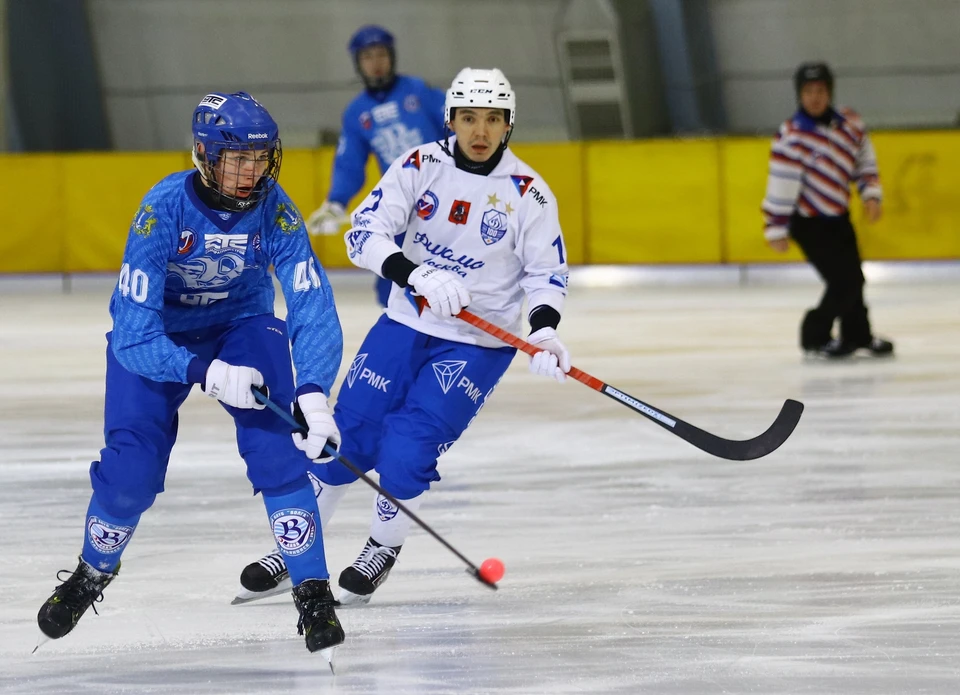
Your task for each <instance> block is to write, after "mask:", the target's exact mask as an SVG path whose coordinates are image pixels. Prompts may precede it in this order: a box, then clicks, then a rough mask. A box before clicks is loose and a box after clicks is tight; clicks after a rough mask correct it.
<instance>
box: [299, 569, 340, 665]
mask: <svg viewBox="0 0 960 695" xmlns="http://www.w3.org/2000/svg"><path fill="white" fill-rule="evenodd" d="M293 602H294V603H295V604H296V606H297V610H298V611H300V620H299V621H298V622H297V634H300V635H303V636H304V639H305V640H306V644H307V649H309V650H310V651H311V652H320V655H321V656H322V657H323V658H325V659H326V660H327V663H328V664H329V665H330V670H331V671H333V672H335V671H334V664H333V657H334V653H335V651H336V647H338V646H339V645H341V644H343V640H344V638H345V635H344V633H343V628H342V627H341V626H340V621H339V620H337V614H336V611H335V610H334V606H336V604H337V602H336V600H335V599H334V598H333V593H332V592H331V591H330V582H329V581H327V580H326V579H308V580H306V581H304V582H301V583H300V584H299V585H297V586H295V587H293Z"/></svg>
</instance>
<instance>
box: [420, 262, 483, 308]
mask: <svg viewBox="0 0 960 695" xmlns="http://www.w3.org/2000/svg"><path fill="white" fill-rule="evenodd" d="M407 283H408V284H410V285H412V286H413V289H414V291H415V292H416V293H417V294H419V295H420V296H421V297H423V298H424V299H426V300H427V303H428V304H429V305H430V308H431V309H432V310H433V313H434V314H436V315H437V316H456V315H457V314H459V313H460V310H461V309H462V308H464V307H465V306H467V304H469V303H470V293H469V292H468V291H467V288H466V287H464V286H463V283H462V282H460V278H459V277H458V276H457V275H456V273H451V272H450V271H449V270H441V269H440V268H434V267H433V266H431V265H426V264H424V265H418V266H417V267H416V268H415V269H414V270H413V272H412V273H410V276H409V277H408V278H407Z"/></svg>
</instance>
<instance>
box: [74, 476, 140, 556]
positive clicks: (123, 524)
mask: <svg viewBox="0 0 960 695" xmlns="http://www.w3.org/2000/svg"><path fill="white" fill-rule="evenodd" d="M139 521H140V515H139V514H137V515H136V516H131V517H127V518H121V517H117V516H114V515H112V514H109V513H108V512H107V511H106V510H104V508H103V507H101V506H100V503H99V502H98V501H97V496H96V495H93V496H91V497H90V506H89V507H87V523H86V528H85V531H84V534H83V552H82V553H81V555H80V557H81V558H82V559H83V561H84V562H86V563H87V564H88V565H90V566H91V567H95V568H96V569H98V570H100V571H101V572H113V571H115V570H116V568H117V565H119V564H120V555H122V554H123V551H124V549H125V548H126V547H127V543H128V542H129V541H130V538H131V537H132V536H133V532H134V530H136V528H137V523H138V522H139Z"/></svg>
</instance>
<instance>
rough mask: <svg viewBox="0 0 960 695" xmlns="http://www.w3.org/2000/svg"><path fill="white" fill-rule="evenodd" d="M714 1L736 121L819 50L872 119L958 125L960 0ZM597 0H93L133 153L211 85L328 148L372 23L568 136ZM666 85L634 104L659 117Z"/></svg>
mask: <svg viewBox="0 0 960 695" xmlns="http://www.w3.org/2000/svg"><path fill="white" fill-rule="evenodd" d="M592 1H593V2H596V0H592ZM698 1H699V0H698ZM637 2H640V0H637ZM706 2H707V3H708V17H709V24H710V26H711V29H710V31H712V37H713V40H714V46H715V53H716V60H717V67H718V69H719V77H720V85H721V94H722V105H723V110H724V112H725V114H726V120H727V126H728V128H729V130H731V131H732V132H740V133H754V132H759V133H768V132H770V131H772V130H774V129H775V128H776V127H777V125H778V124H779V123H780V122H781V121H782V120H783V119H784V118H785V117H786V116H787V115H788V114H789V113H790V112H791V111H792V110H793V108H794V97H793V90H792V86H791V76H792V73H793V70H794V68H795V67H796V65H797V64H798V63H800V62H802V61H804V60H811V59H822V60H827V61H828V62H830V63H831V64H832V65H833V67H834V69H835V72H836V73H837V77H838V85H837V100H838V102H839V103H841V104H847V105H850V106H853V107H854V108H856V109H857V110H858V111H860V112H861V113H863V115H864V116H865V118H866V119H867V122H868V125H870V126H871V127H873V128H881V127H887V128H895V127H911V126H919V127H929V126H940V127H943V126H950V125H953V124H955V123H956V120H957V113H958V111H960V39H958V36H960V0H706ZM585 4H588V3H586V2H585V1H584V0H87V7H88V11H89V15H90V25H91V30H92V32H93V39H94V44H95V49H96V53H97V56H98V63H99V67H100V72H101V85H102V90H103V94H104V96H105V100H106V108H107V114H108V120H109V123H110V128H111V134H112V139H113V143H114V146H115V147H117V148H119V149H127V150H144V149H181V148H186V147H188V146H189V135H188V128H189V115H190V113H191V112H192V109H193V108H194V106H195V105H196V103H197V101H198V100H199V98H200V97H201V96H202V95H203V94H205V93H206V92H207V91H209V90H212V89H222V90H230V91H234V90H237V89H246V90H248V91H250V92H252V93H253V94H254V95H255V96H257V97H258V98H259V99H260V100H261V101H263V102H264V103H265V104H266V105H267V107H268V108H269V109H270V110H271V112H272V113H273V114H274V116H275V117H276V118H277V120H278V122H279V123H280V126H281V132H282V134H283V138H284V142H285V143H286V144H287V145H288V146H294V147H295V146H314V145H316V144H317V143H318V142H319V138H320V133H321V131H328V132H332V133H336V132H337V131H338V130H339V126H340V114H341V112H342V110H343V108H344V107H345V106H346V104H347V103H348V101H349V100H350V99H351V98H352V97H353V96H354V95H356V94H357V93H358V92H359V90H360V83H359V80H357V78H356V76H355V74H354V71H353V65H352V61H351V59H350V56H349V55H348V53H347V51H346V43H347V41H348V39H349V37H350V35H351V34H352V32H353V31H354V30H355V29H356V28H357V27H358V26H360V25H361V24H365V23H370V22H376V23H380V24H383V25H385V26H386V27H388V28H389V29H390V30H391V31H393V32H394V34H395V35H396V36H397V41H398V57H399V68H400V71H401V72H406V73H408V74H413V75H419V76H422V77H424V78H426V79H427V80H428V81H429V82H431V83H432V84H434V85H435V86H438V87H444V88H445V87H446V86H447V84H449V82H450V80H451V78H452V77H453V75H454V74H455V73H456V71H457V70H458V69H459V68H461V67H463V66H466V65H471V66H473V67H490V66H493V65H496V66H498V67H501V68H502V69H503V70H504V71H505V72H506V74H507V76H508V77H509V78H510V79H511V81H512V82H513V84H514V87H515V88H516V90H517V93H518V98H519V107H518V117H519V120H518V124H517V126H518V127H517V132H516V139H517V140H518V141H523V140H564V139H567V137H568V131H567V124H566V115H565V114H566V108H565V105H564V97H563V89H562V87H561V84H560V69H559V64H558V58H557V50H556V47H555V43H554V36H555V33H556V32H557V31H558V30H560V29H562V28H565V25H566V24H567V22H565V18H566V17H570V16H575V15H576V13H575V11H574V10H576V9H577V7H578V5H585ZM617 4H618V5H623V2H618V3H617ZM631 48H636V47H635V46H633V47H631ZM625 54H626V55H627V56H628V58H629V56H630V55H631V54H630V52H629V51H625ZM662 68H663V66H661V69H662ZM648 82H649V81H648ZM655 82H656V80H654V81H653V82H650V83H649V84H648V83H645V86H644V87H643V89H642V91H644V94H643V95H641V97H640V98H637V95H635V94H634V95H632V96H631V103H632V104H634V105H642V106H645V107H646V108H648V109H649V110H650V111H651V113H650V114H649V115H650V119H652V120H654V121H658V120H662V119H663V104H662V103H660V101H661V100H660V99H658V98H657V99H655V98H653V95H652V94H651V93H650V85H651V84H654V83H655ZM636 89H637V88H636V87H635V90H636ZM648 120H649V119H648Z"/></svg>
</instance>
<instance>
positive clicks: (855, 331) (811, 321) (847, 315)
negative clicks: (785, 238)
mask: <svg viewBox="0 0 960 695" xmlns="http://www.w3.org/2000/svg"><path fill="white" fill-rule="evenodd" d="M790 236H791V237H792V238H793V240H794V241H796V242H797V244H798V245H799V246H800V248H801V249H802V250H803V253H804V255H806V257H807V260H808V261H810V263H811V265H813V267H814V268H816V269H817V272H818V273H820V277H821V278H823V281H824V282H825V283H826V285H827V286H826V289H825V290H824V292H823V296H822V297H821V298H820V305H819V306H817V307H816V308H814V309H811V310H810V311H808V312H807V313H806V315H805V316H804V317H803V323H801V324H800V347H802V348H804V349H815V348H817V347H820V346H822V345H824V344H825V343H827V342H828V341H829V340H830V339H831V337H832V331H833V322H834V320H836V319H840V335H839V338H840V340H842V341H844V342H848V343H852V344H854V345H858V346H859V345H867V344H868V343H869V342H870V340H871V338H872V335H871V333H870V320H869V319H868V318H867V307H866V305H865V304H864V302H863V284H864V279H863V270H862V269H861V267H860V263H861V260H860V250H859V249H858V248H857V235H856V232H854V230H853V225H852V224H850V217H849V216H848V215H843V216H841V217H800V216H799V215H793V216H792V217H791V218H790Z"/></svg>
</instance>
